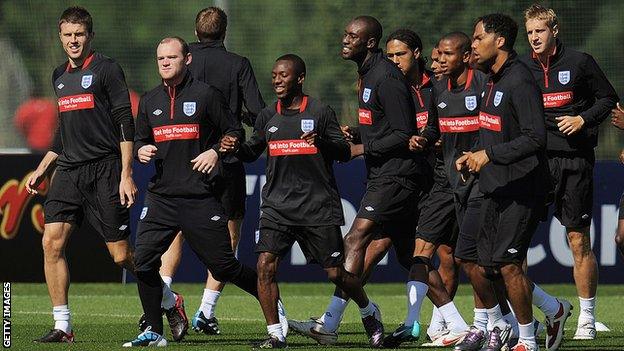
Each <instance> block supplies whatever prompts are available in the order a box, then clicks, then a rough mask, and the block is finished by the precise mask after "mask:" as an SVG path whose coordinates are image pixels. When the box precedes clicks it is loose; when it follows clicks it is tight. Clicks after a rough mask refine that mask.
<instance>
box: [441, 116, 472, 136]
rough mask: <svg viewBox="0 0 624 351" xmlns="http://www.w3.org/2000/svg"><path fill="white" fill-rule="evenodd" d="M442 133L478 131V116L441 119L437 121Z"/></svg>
mask: <svg viewBox="0 0 624 351" xmlns="http://www.w3.org/2000/svg"><path fill="white" fill-rule="evenodd" d="M438 123H439V124H440V132H442V133H467V132H476V131H477V130H479V117H478V116H461V117H442V118H440V119H438Z"/></svg>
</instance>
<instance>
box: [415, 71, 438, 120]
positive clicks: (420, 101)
mask: <svg viewBox="0 0 624 351" xmlns="http://www.w3.org/2000/svg"><path fill="white" fill-rule="evenodd" d="M433 83H435V77H434V75H433V72H432V71H430V70H425V71H424V72H423V74H422V78H421V81H420V85H419V86H416V85H411V84H410V90H411V93H412V100H413V101H414V107H415V108H416V128H418V130H423V128H425V127H426V126H427V121H428V120H429V110H430V109H431V108H432V106H431V93H432V91H433Z"/></svg>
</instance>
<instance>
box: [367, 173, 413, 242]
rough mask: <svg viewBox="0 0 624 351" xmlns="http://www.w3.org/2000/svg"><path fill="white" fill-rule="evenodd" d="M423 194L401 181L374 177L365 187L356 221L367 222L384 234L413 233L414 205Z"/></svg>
mask: <svg viewBox="0 0 624 351" xmlns="http://www.w3.org/2000/svg"><path fill="white" fill-rule="evenodd" d="M422 196H423V191H422V190H421V189H420V188H419V186H418V184H413V182H411V181H408V180H405V179H395V178H378V179H374V180H371V181H369V182H368V183H367V185H366V193H365V194H364V197H363V198H362V202H361V203H360V209H359V211H358V213H357V216H356V217H357V218H366V219H369V220H371V221H373V222H375V224H377V226H378V230H379V231H381V233H383V234H384V235H388V236H390V237H392V236H393V235H409V236H412V235H413V233H414V227H415V225H416V223H417V221H418V216H417V213H418V203H419V201H420V199H421V198H422Z"/></svg>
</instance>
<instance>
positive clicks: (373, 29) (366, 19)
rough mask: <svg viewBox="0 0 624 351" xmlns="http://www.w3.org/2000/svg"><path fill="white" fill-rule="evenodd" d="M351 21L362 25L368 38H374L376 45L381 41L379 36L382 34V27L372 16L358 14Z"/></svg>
mask: <svg viewBox="0 0 624 351" xmlns="http://www.w3.org/2000/svg"><path fill="white" fill-rule="evenodd" d="M351 22H359V23H362V24H363V25H364V30H365V32H366V34H367V35H368V37H369V38H374V39H375V42H376V43H377V45H379V42H380V41H381V36H382V35H383V29H382V27H381V23H379V21H378V20H377V19H376V18H375V17H372V16H358V17H356V18H354V19H353V20H352V21H351Z"/></svg>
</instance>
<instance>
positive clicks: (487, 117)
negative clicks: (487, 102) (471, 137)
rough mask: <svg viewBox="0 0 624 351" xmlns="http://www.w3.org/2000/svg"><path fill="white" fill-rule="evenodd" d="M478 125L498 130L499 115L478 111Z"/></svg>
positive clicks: (499, 125) (499, 123) (500, 127)
mask: <svg viewBox="0 0 624 351" xmlns="http://www.w3.org/2000/svg"><path fill="white" fill-rule="evenodd" d="M479 126H480V127H481V128H485V129H489V130H493V131H495V132H500V131H501V129H502V125H501V118H500V116H495V115H491V114H489V113H485V112H479Z"/></svg>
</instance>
